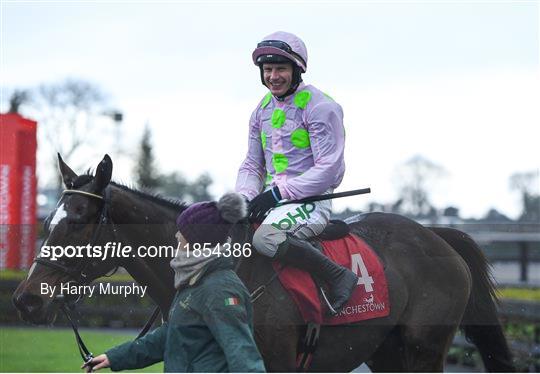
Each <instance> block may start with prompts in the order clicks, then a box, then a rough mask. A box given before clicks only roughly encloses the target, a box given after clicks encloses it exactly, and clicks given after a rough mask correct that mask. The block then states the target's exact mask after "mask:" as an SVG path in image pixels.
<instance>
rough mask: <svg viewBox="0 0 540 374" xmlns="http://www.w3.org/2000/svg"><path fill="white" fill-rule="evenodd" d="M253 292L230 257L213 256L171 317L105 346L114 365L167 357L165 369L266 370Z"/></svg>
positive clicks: (134, 366) (179, 298) (173, 307)
mask: <svg viewBox="0 0 540 374" xmlns="http://www.w3.org/2000/svg"><path fill="white" fill-rule="evenodd" d="M252 317H253V308H252V305H251V299H250V296H249V293H248V291H247V289H246V287H245V286H244V284H243V283H242V281H240V279H239V278H238V276H237V275H236V273H234V271H232V269H231V263H230V261H229V260H228V259H225V258H218V259H216V260H214V261H212V262H210V263H209V264H208V265H207V266H206V267H205V268H204V269H203V270H202V271H201V273H199V275H198V276H197V278H196V281H195V283H194V284H193V285H192V286H188V287H185V288H182V289H180V290H179V291H178V292H177V293H176V296H175V298H174V301H173V303H172V305H171V309H170V312H169V320H168V322H165V323H164V324H163V325H161V326H160V327H158V328H156V329H155V330H153V331H152V332H151V333H149V334H147V335H146V336H144V337H143V338H140V339H138V340H135V341H132V342H127V343H124V344H122V345H119V346H117V347H114V348H112V349H110V350H109V351H107V352H106V354H107V357H108V358H109V361H110V364H111V370H113V371H118V370H125V369H138V368H143V367H146V366H149V365H152V364H154V363H156V362H160V361H162V360H163V361H164V363H165V371H166V372H264V371H265V368H264V363H263V360H262V358H261V355H260V353H259V351H258V349H257V346H256V345H255V340H254V338H253V322H252V321H253V318H252Z"/></svg>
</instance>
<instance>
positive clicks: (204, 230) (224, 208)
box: [176, 193, 247, 246]
mask: <svg viewBox="0 0 540 374" xmlns="http://www.w3.org/2000/svg"><path fill="white" fill-rule="evenodd" d="M246 214H247V207H246V202H245V200H244V198H243V196H242V195H240V194H237V193H228V194H225V195H223V197H221V199H219V201H218V202H215V201H205V202H201V203H195V204H193V205H191V206H189V207H188V208H187V209H186V210H184V211H183V212H182V213H181V214H180V215H179V216H178V218H176V226H177V227H178V230H179V231H180V233H181V234H182V235H183V236H184V238H186V240H187V241H188V242H189V243H190V244H194V243H199V244H201V245H204V243H210V244H211V245H213V246H215V245H217V244H221V243H225V241H227V237H228V235H229V230H230V229H231V227H232V225H233V224H234V223H236V222H238V221H239V220H241V219H242V218H244V217H245V216H246Z"/></svg>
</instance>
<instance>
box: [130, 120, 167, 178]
mask: <svg viewBox="0 0 540 374" xmlns="http://www.w3.org/2000/svg"><path fill="white" fill-rule="evenodd" d="M151 137H152V134H151V131H150V127H149V125H148V123H147V124H146V126H145V127H144V132H143V136H142V139H141V145H140V149H139V157H138V160H137V164H136V166H135V180H136V181H137V183H138V184H139V186H141V187H145V188H156V187H159V186H160V185H161V183H160V176H159V172H158V170H157V169H156V167H155V165H154V153H153V149H152V139H151Z"/></svg>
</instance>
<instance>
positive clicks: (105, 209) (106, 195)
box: [34, 187, 118, 285]
mask: <svg viewBox="0 0 540 374" xmlns="http://www.w3.org/2000/svg"><path fill="white" fill-rule="evenodd" d="M65 195H82V196H87V197H89V198H92V199H98V200H100V201H102V202H103V206H102V208H101V213H100V215H99V219H98V222H97V227H96V230H95V231H94V233H93V235H92V239H91V240H90V242H89V243H90V246H94V245H95V244H96V242H97V241H98V239H99V236H100V233H101V230H102V227H103V226H104V225H107V224H111V225H112V227H113V235H114V237H115V238H116V227H115V226H114V223H113V222H112V220H111V217H110V216H109V209H110V206H111V192H110V189H109V188H108V187H107V188H105V190H104V191H103V195H97V194H94V193H91V192H86V191H81V190H73V189H67V190H64V191H63V192H62V195H61V197H60V201H61V200H62V198H63V197H64V196H65ZM47 239H48V236H47V237H46V238H45V239H44V241H43V242H44V243H45V242H46V241H47ZM34 262H36V263H38V264H41V265H45V266H48V267H50V268H53V269H55V270H58V271H60V272H62V273H64V274H66V275H67V276H68V277H70V278H71V279H72V280H73V281H74V282H76V283H77V284H80V285H85V284H88V283H89V280H88V279H89V277H88V275H89V274H93V273H94V272H95V270H94V268H96V267H97V266H98V265H99V263H98V262H97V261H90V262H86V263H85V262H84V261H81V262H80V263H79V264H78V265H77V266H75V267H73V268H70V267H68V266H66V265H63V264H61V263H58V262H57V261H52V260H49V259H48V258H42V257H36V259H35V260H34ZM117 270H118V265H117V266H116V267H115V269H114V270H113V272H112V273H111V274H110V275H112V274H114V273H115V272H116V271H117ZM91 280H92V279H91V278H90V281H91Z"/></svg>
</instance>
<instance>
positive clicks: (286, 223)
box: [271, 203, 315, 230]
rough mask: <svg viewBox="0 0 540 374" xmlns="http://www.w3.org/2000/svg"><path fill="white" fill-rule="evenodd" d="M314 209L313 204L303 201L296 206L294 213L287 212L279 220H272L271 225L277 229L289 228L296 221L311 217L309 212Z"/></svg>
mask: <svg viewBox="0 0 540 374" xmlns="http://www.w3.org/2000/svg"><path fill="white" fill-rule="evenodd" d="M314 210H315V204H313V203H305V204H302V205H300V206H299V207H297V208H296V214H293V212H287V216H286V217H285V218H283V219H281V220H280V221H279V222H272V223H271V225H272V226H273V227H275V228H276V229H278V230H290V229H291V227H293V226H294V225H296V224H297V223H298V222H302V221H305V220H307V219H309V218H310V217H311V213H312V212H313V211H314Z"/></svg>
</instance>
